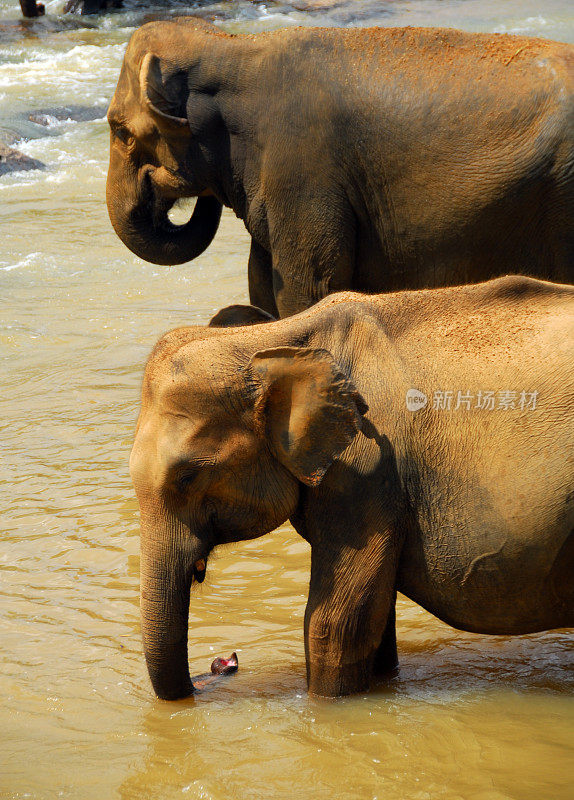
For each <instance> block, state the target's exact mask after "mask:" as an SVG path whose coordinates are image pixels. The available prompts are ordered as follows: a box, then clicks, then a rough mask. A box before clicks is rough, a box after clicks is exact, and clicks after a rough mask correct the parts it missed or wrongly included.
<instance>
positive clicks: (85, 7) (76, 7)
mask: <svg viewBox="0 0 574 800" xmlns="http://www.w3.org/2000/svg"><path fill="white" fill-rule="evenodd" d="M122 5H123V3H122V0H67V2H66V4H65V6H64V13H65V14H70V13H71V14H98V13H99V12H100V11H105V10H106V9H108V8H122Z"/></svg>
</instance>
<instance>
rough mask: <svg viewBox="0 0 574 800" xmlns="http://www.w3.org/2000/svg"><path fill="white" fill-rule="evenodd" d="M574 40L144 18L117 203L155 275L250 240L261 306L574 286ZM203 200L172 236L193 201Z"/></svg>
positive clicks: (117, 111) (113, 205)
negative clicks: (239, 228) (340, 293)
mask: <svg viewBox="0 0 574 800" xmlns="http://www.w3.org/2000/svg"><path fill="white" fill-rule="evenodd" d="M573 88H574V47H572V46H571V45H567V44H559V43H556V42H550V41H543V40H535V39H524V38H516V37H513V36H502V35H500V36H497V35H486V34H468V33H462V32H460V31H456V30H440V29H432V28H429V29H411V28H406V29H385V28H380V29H378V28H374V29H370V30H368V29H358V28H356V29H340V30H339V29H328V30H321V29H313V28H298V29H294V30H283V31H277V32H275V33H266V34H259V35H256V36H254V35H243V36H230V35H228V34H225V33H222V32H221V31H219V30H217V29H216V28H215V27H214V26H212V25H210V24H208V23H202V22H200V21H198V20H177V21H175V22H157V23H150V24H148V25H144V26H143V27H141V28H140V29H139V30H137V31H136V32H135V33H134V35H133V36H132V38H131V40H130V43H129V45H128V48H127V52H126V55H125V59H124V64H123V67H122V71H121V74H120V78H119V82H118V85H117V89H116V92H115V95H114V98H113V100H112V103H111V106H110V109H109V115H108V118H109V122H110V126H111V155H110V169H109V174H108V184H107V201H108V209H109V213H110V218H111V221H112V224H113V226H114V228H115V230H116V232H117V233H118V235H119V236H120V238H121V239H122V241H123V242H124V243H125V244H126V245H127V246H128V247H129V248H130V249H131V250H132V251H133V252H134V253H136V254H137V255H139V256H140V257H141V258H144V259H146V260H148V261H152V262H154V263H158V264H177V263H182V262H184V261H189V260H191V259H193V258H195V257H196V256H197V255H199V254H200V253H202V252H203V251H204V250H205V249H206V248H207V246H208V245H209V243H210V242H211V241H212V239H213V237H214V235H215V233H216V231H217V227H218V223H219V218H220V212H221V208H222V206H223V205H225V206H229V207H230V208H232V209H233V210H234V211H235V213H236V215H237V216H238V217H240V218H241V219H242V220H243V221H244V223H245V225H246V227H247V229H248V231H249V232H250V234H251V237H252V244H251V253H250V257H249V292H250V298H251V301H252V302H253V303H254V304H255V305H257V306H260V307H261V308H264V309H265V310H266V311H268V312H269V313H271V314H274V315H277V314H279V315H280V316H286V315H289V314H292V313H294V312H296V311H299V310H301V309H302V308H305V307H307V306H309V305H310V304H312V303H313V302H315V301H316V300H318V299H319V298H321V297H323V296H324V295H326V294H328V293H330V292H332V291H335V290H338V289H344V288H354V289H359V290H364V291H369V292H371V291H387V290H395V289H402V288H420V287H437V286H443V285H448V284H454V283H467V282H471V281H474V280H480V279H483V278H489V277H492V276H496V275H499V274H504V273H505V272H512V271H514V272H520V273H526V274H531V275H536V276H542V277H547V278H552V279H554V280H560V281H566V282H570V281H571V280H572V279H573V277H574V100H573V96H574V92H573ZM182 197H197V198H198V200H197V204H196V207H195V211H194V213H193V215H192V217H191V219H190V220H189V223H188V224H185V225H182V226H175V225H173V224H172V223H171V222H170V220H169V218H168V211H169V209H170V208H171V206H172V205H173V204H174V202H175V201H176V200H177V199H178V198H182Z"/></svg>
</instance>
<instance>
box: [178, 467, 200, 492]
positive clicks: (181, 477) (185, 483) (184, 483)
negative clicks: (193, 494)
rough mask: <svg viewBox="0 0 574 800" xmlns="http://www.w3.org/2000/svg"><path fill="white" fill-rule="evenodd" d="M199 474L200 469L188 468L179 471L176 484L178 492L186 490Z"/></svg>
mask: <svg viewBox="0 0 574 800" xmlns="http://www.w3.org/2000/svg"><path fill="white" fill-rule="evenodd" d="M198 474H199V470H198V469H193V468H188V469H185V470H182V471H181V472H179V473H178V475H177V478H176V480H175V485H176V488H177V490H178V492H181V493H184V492H186V491H187V490H188V489H189V487H190V486H191V484H192V483H193V482H194V481H195V479H196V478H197V476H198Z"/></svg>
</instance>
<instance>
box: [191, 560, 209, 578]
mask: <svg viewBox="0 0 574 800" xmlns="http://www.w3.org/2000/svg"><path fill="white" fill-rule="evenodd" d="M206 570H207V563H206V561H205V559H204V558H199V559H198V560H197V561H196V562H195V564H194V565H193V569H192V583H193V582H194V581H196V582H197V583H203V581H204V580H205V572H206Z"/></svg>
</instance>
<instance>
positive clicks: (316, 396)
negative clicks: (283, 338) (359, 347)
mask: <svg viewBox="0 0 574 800" xmlns="http://www.w3.org/2000/svg"><path fill="white" fill-rule="evenodd" d="M250 367H251V373H252V375H253V377H254V379H255V382H256V384H257V399H256V402H255V422H256V426H257V428H258V429H259V431H261V432H262V433H263V434H264V435H265V436H266V437H268V439H269V442H270V445H271V447H272V449H273V451H274V453H275V455H276V456H277V458H278V460H279V461H280V462H281V463H282V464H283V465H284V466H285V467H287V469H288V470H289V471H290V472H291V473H292V474H293V475H295V477H297V478H298V479H299V480H300V481H302V483H304V484H306V485H307V486H318V485H319V483H320V482H321V480H322V479H323V477H324V475H325V473H326V472H327V470H328V469H329V467H330V466H331V464H332V463H333V461H334V460H335V459H336V458H337V457H338V456H340V455H341V453H342V452H343V450H345V448H346V447H347V446H348V445H349V444H350V443H351V442H352V441H353V439H354V438H355V436H356V434H357V433H358V432H359V431H360V430H361V426H362V417H363V415H364V414H366V413H367V411H368V406H367V404H366V403H365V401H364V399H363V397H362V396H361V395H360V393H359V392H358V391H357V389H356V388H355V386H353V384H352V383H351V381H350V380H349V379H348V378H347V376H346V375H344V373H343V371H342V370H341V367H340V366H339V365H338V364H337V363H336V361H335V359H334V358H333V356H332V355H331V353H329V351H328V350H320V349H317V350H315V349H309V348H303V347H278V348H274V349H272V350H262V351H260V352H258V353H255V355H254V356H253V358H252V359H251V362H250Z"/></svg>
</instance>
